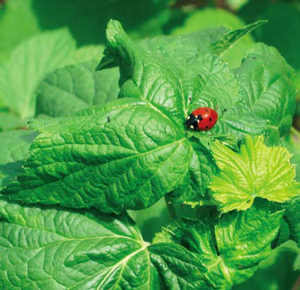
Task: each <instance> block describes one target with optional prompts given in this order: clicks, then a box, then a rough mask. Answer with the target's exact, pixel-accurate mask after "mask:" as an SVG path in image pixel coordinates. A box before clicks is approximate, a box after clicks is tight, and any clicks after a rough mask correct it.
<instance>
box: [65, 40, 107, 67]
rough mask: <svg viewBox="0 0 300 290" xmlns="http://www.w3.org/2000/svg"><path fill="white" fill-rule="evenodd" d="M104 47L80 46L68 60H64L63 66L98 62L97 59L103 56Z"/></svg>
mask: <svg viewBox="0 0 300 290" xmlns="http://www.w3.org/2000/svg"><path fill="white" fill-rule="evenodd" d="M103 51H104V46H103V45H87V46H82V47H80V48H78V49H76V50H75V51H74V52H73V53H71V54H70V55H69V56H68V58H67V59H66V60H65V62H64V64H65V65H73V64H78V63H83V62H88V61H92V60H98V59H99V57H100V56H101V55H102V54H103Z"/></svg>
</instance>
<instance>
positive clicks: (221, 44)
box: [210, 20, 267, 55]
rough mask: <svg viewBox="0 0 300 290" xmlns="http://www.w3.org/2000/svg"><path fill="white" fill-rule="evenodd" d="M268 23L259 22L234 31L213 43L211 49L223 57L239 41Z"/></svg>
mask: <svg viewBox="0 0 300 290" xmlns="http://www.w3.org/2000/svg"><path fill="white" fill-rule="evenodd" d="M266 22H267V21H264V20H262V21H257V22H254V23H251V24H249V25H247V26H245V27H243V28H240V29H236V30H233V31H230V32H228V33H227V34H226V35H224V36H223V37H222V38H220V39H219V40H218V41H216V42H214V43H212V44H211V45H210V49H211V50H212V51H213V52H214V53H216V54H220V55H223V54H224V53H225V52H226V51H227V50H228V49H230V48H231V47H232V46H233V45H234V44H235V43H236V42H237V41H239V40H240V39H241V38H242V37H243V36H245V35H247V34H248V33H250V32H251V31H253V30H254V29H256V28H258V27H259V26H261V25H262V24H264V23H266Z"/></svg>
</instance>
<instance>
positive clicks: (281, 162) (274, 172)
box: [210, 136, 300, 212]
mask: <svg viewBox="0 0 300 290" xmlns="http://www.w3.org/2000/svg"><path fill="white" fill-rule="evenodd" d="M212 151H213V156H214V158H215V161H216V164H217V166H218V167H219V169H220V172H219V173H218V174H217V175H216V176H215V177H214V178H213V180H212V183H211V185H210V189H211V191H212V196H213V197H214V199H215V200H217V201H218V202H219V203H220V205H219V207H220V209H221V210H222V211H223V212H228V211H231V210H234V209H237V210H246V209H247V208H249V207H250V206H251V205H252V203H253V201H254V199H255V198H257V197H261V198H265V199H267V200H269V201H275V202H285V201H287V200H289V199H290V198H292V197H294V196H297V195H299V189H300V187H299V183H297V182H296V181H295V180H294V178H295V175H296V172H295V166H294V165H292V164H291V162H290V158H291V154H290V153H289V152H288V151H287V150H286V149H285V148H284V147H280V146H276V147H267V146H266V145H265V144H264V137H263V136H256V137H255V138H253V137H251V136H248V137H247V138H246V141H245V144H243V145H242V146H241V149H240V152H234V151H232V150H231V149H229V148H227V147H226V146H224V145H222V144H221V143H220V142H215V143H214V144H213V145H212Z"/></svg>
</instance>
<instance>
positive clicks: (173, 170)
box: [4, 98, 191, 212]
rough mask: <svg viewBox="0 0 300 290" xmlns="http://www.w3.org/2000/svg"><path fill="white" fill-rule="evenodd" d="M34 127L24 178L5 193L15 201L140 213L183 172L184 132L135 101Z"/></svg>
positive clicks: (185, 164) (185, 161)
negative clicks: (36, 132)
mask: <svg viewBox="0 0 300 290" xmlns="http://www.w3.org/2000/svg"><path fill="white" fill-rule="evenodd" d="M36 122H37V124H33V126H34V127H35V128H37V129H39V130H40V131H42V132H43V133H42V134H41V135H39V136H38V137H37V138H36V139H35V141H34V143H33V145H32V147H31V155H32V156H31V158H29V159H28V161H27V162H26V164H25V172H24V174H22V175H21V176H19V178H18V180H17V181H16V182H14V183H13V184H11V186H9V187H8V188H7V189H6V190H5V191H4V193H6V194H7V198H9V199H12V200H22V201H23V202H27V203H44V204H61V205H63V206H67V207H75V208H80V207H84V208H89V207H97V208H98V209H100V210H101V211H103V212H122V211H124V209H142V208H145V207H149V206H151V205H152V204H153V203H155V202H156V201H158V200H159V199H160V198H161V197H162V196H163V195H164V194H166V193H168V192H170V191H172V190H173V189H174V188H175V187H176V186H177V184H178V183H180V182H181V179H182V176H184V175H185V173H186V171H187V168H188V163H189V159H190V154H191V150H190V148H189V144H188V141H187V139H186V138H184V135H183V133H182V132H180V131H179V130H178V129H177V128H176V126H174V124H173V123H172V122H170V121H168V120H167V119H166V118H165V116H164V115H161V114H160V113H159V112H157V111H156V110H154V109H153V108H152V107H150V106H149V105H148V104H147V103H145V102H144V101H141V100H138V99H134V98H131V99H122V100H118V101H115V102H110V103H107V104H105V105H104V106H103V107H102V108H98V109H97V110H96V111H95V109H94V108H92V109H90V110H88V111H87V112H83V113H82V116H80V115H78V116H71V117H68V118H61V119H58V118H56V119H53V120H47V119H46V120H40V121H36ZM161 136H163V138H161Z"/></svg>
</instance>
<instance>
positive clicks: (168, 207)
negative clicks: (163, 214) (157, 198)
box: [165, 195, 178, 220]
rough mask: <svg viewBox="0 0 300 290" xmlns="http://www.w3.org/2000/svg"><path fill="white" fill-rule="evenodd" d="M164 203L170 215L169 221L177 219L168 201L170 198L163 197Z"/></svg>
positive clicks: (173, 208)
mask: <svg viewBox="0 0 300 290" xmlns="http://www.w3.org/2000/svg"><path fill="white" fill-rule="evenodd" d="M165 202H166V205H167V209H168V212H169V215H170V217H171V219H172V220H176V219H178V216H177V213H176V210H175V207H174V205H173V204H172V202H171V201H170V198H169V197H168V196H167V195H165Z"/></svg>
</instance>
